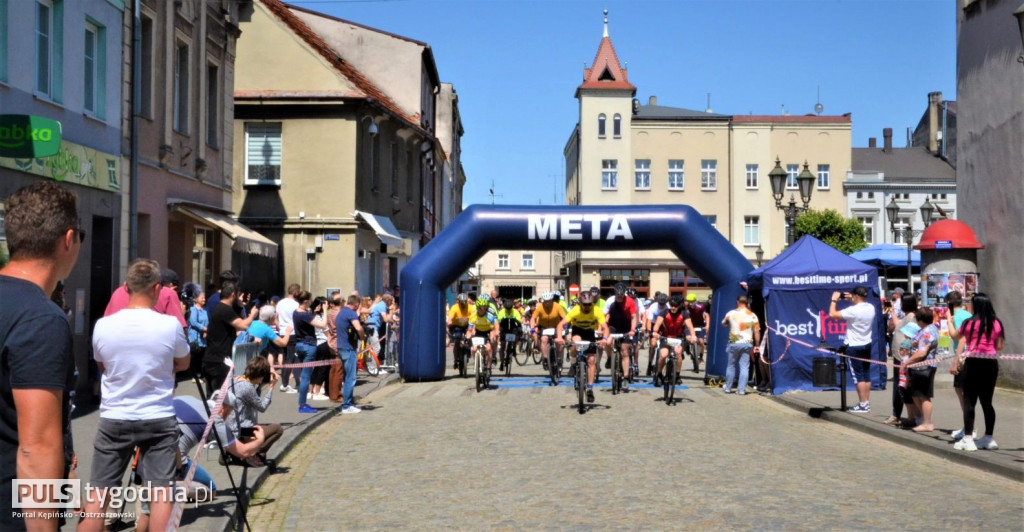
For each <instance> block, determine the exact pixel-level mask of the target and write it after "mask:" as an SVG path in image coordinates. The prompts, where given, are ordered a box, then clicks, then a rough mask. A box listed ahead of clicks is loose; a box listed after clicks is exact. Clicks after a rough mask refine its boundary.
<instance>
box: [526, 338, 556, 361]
mask: <svg viewBox="0 0 1024 532" xmlns="http://www.w3.org/2000/svg"><path fill="white" fill-rule="evenodd" d="M554 342H555V341H554V340H551V343H554ZM530 353H531V354H532V355H533V363H534V364H540V359H541V356H540V346H539V345H534V343H533V338H531V339H530ZM548 362H550V360H549V361H548Z"/></svg>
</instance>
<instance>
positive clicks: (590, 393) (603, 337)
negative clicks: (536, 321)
mask: <svg viewBox="0 0 1024 532" xmlns="http://www.w3.org/2000/svg"><path fill="white" fill-rule="evenodd" d="M566 325H570V326H572V331H570V333H569V334H567V335H565V338H559V339H558V340H557V343H558V344H559V345H562V344H563V343H565V342H566V341H571V342H573V343H572V344H571V345H572V352H573V355H574V356H575V355H576V354H577V353H576V343H575V342H579V341H584V340H586V341H590V342H596V343H597V350H598V351H601V350H603V349H605V348H606V346H607V345H608V340H607V338H608V324H606V323H605V321H604V312H601V309H599V308H597V307H596V306H594V294H591V293H590V292H584V293H583V294H581V295H580V304H579V305H576V306H575V307H573V308H572V310H570V311H569V313H568V314H566V316H565V318H563V319H562V321H561V323H559V324H558V330H561V329H562V328H563V327H565V326H566ZM598 338H600V339H598ZM596 366H597V365H596V364H595V363H594V353H593V352H591V353H589V354H588V355H587V402H590V403H593V402H594V373H595V370H596ZM575 367H576V366H575V365H573V368H575Z"/></svg>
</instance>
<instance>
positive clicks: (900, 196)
mask: <svg viewBox="0 0 1024 532" xmlns="http://www.w3.org/2000/svg"><path fill="white" fill-rule="evenodd" d="M892 197H893V199H895V200H896V201H910V193H909V192H897V193H895V194H893V195H892Z"/></svg>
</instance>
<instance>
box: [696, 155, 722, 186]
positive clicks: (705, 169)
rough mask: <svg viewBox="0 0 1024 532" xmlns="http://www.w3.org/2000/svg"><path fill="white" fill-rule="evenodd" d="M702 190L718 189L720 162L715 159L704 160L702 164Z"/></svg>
mask: <svg viewBox="0 0 1024 532" xmlns="http://www.w3.org/2000/svg"><path fill="white" fill-rule="evenodd" d="M700 189H701V190H717V189H718V161H717V160H715V159H704V160H702V161H701V162H700Z"/></svg>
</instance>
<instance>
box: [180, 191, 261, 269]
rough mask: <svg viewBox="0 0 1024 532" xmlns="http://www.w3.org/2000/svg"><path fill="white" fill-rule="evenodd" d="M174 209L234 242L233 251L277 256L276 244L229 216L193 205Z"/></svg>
mask: <svg viewBox="0 0 1024 532" xmlns="http://www.w3.org/2000/svg"><path fill="white" fill-rule="evenodd" d="M174 209H175V210H176V211H177V212H180V213H181V214H184V215H185V216H188V217H189V218H192V219H193V220H195V221H197V222H200V223H203V224H207V225H212V226H213V227H215V228H217V229H219V230H220V231H221V232H222V233H224V234H225V235H227V236H228V238H230V239H231V240H233V241H234V244H232V245H231V249H233V250H235V251H240V252H242V253H252V254H253V255H262V256H264V257H271V258H273V257H276V256H277V244H275V243H274V241H272V240H270V239H269V238H267V237H265V236H263V235H261V234H259V233H257V232H256V231H253V230H252V229H249V228H248V227H246V226H244V225H242V224H240V223H238V222H237V221H236V220H234V219H232V218H231V217H230V216H227V215H225V214H221V213H218V212H213V211H210V210H207V209H203V208H200V207H196V206H193V205H181V204H179V205H177V206H175V207H174Z"/></svg>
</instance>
